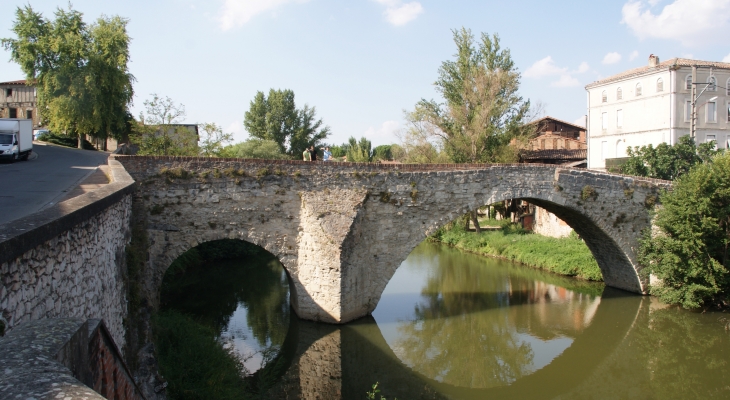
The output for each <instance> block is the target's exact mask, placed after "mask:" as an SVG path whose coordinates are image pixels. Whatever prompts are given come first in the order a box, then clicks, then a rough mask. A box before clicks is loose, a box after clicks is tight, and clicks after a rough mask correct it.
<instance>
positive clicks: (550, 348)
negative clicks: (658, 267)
mask: <svg viewBox="0 0 730 400" xmlns="http://www.w3.org/2000/svg"><path fill="white" fill-rule="evenodd" d="M237 271H239V273H237V274H235V276H236V278H235V279H233V278H230V277H229V279H225V282H221V281H218V282H214V283H212V284H207V283H202V282H201V283H200V284H199V286H200V288H201V289H200V292H197V290H198V289H196V287H198V284H196V285H191V286H190V287H189V288H187V297H186V298H199V297H197V296H202V297H205V298H208V297H211V298H213V297H217V296H220V298H221V299H225V300H220V301H213V300H206V301H205V302H206V303H208V305H206V306H205V307H218V308H217V309H207V310H206V309H205V307H202V305H201V304H197V305H194V307H193V309H191V310H189V311H190V312H195V313H198V314H200V315H209V316H211V317H212V318H213V319H214V320H215V321H217V323H218V324H219V326H220V331H221V335H222V338H223V339H224V340H226V341H227V342H229V343H231V344H232V345H234V346H235V347H236V349H237V350H238V351H239V352H240V354H242V355H245V356H246V357H248V361H247V367H248V368H249V370H251V371H254V370H256V369H257V368H259V367H260V366H261V364H262V363H263V364H264V367H263V368H264V369H263V372H266V371H267V368H271V365H273V364H274V363H273V362H271V360H272V353H274V352H276V353H278V354H279V355H278V358H277V359H276V361H277V364H278V365H279V366H280V368H278V369H277V370H276V371H268V372H272V373H274V374H275V375H276V376H277V377H278V378H277V383H276V384H275V386H274V387H273V388H272V389H271V390H270V391H269V392H268V394H267V397H270V398H290V399H291V398H320V399H340V398H341V399H364V398H365V392H366V391H367V390H368V389H369V388H370V386H371V385H372V384H373V383H375V382H380V388H381V389H382V392H381V394H383V395H385V396H386V397H387V398H388V399H392V398H393V397H397V398H399V399H401V400H405V399H420V398H424V399H440V398H453V399H484V398H504V399H507V398H509V399H521V398H534V399H614V398H615V399H627V398H636V399H688V398H689V399H695V398H697V399H699V398H703V399H704V398H718V399H727V398H730V365H729V362H730V334H729V333H728V331H727V330H726V326H727V324H728V321H730V318H728V317H730V315H728V314H723V313H706V314H699V313H692V312H687V311H682V310H678V309H676V308H669V307H664V306H662V305H661V304H659V303H658V302H656V301H655V300H653V299H651V298H647V297H641V296H634V295H630V294H627V293H625V292H621V291H618V290H613V289H610V288H606V289H604V287H603V286H602V285H596V284H589V283H585V282H580V281H576V280H573V279H568V278H563V277H558V276H554V275H550V274H546V273H542V272H540V271H536V270H533V269H529V268H524V267H520V266H517V265H514V264H512V263H509V262H505V261H500V260H495V259H490V258H485V257H479V256H474V255H470V254H465V253H462V252H460V251H458V250H454V249H451V248H448V247H445V246H441V245H436V244H432V243H423V244H421V245H420V246H418V247H417V248H416V249H415V250H414V251H413V253H412V254H411V255H410V256H409V257H408V259H407V260H406V261H405V262H404V263H403V264H402V265H401V267H400V268H399V269H398V271H397V272H396V274H395V276H394V277H393V279H392V280H391V281H390V283H389V284H388V287H387V288H386V289H385V292H384V293H383V296H382V298H381V300H380V303H379V304H378V307H377V309H376V310H375V312H374V313H373V315H372V317H368V318H363V319H360V320H358V321H355V322H353V323H349V324H346V325H342V326H334V325H327V324H317V323H312V322H308V321H302V320H299V319H297V318H296V317H295V316H293V315H291V314H293V313H289V312H288V311H287V310H288V307H287V304H288V303H287V302H288V297H287V296H286V290H287V288H286V280H285V275H284V272H283V269H282V268H281V266H280V265H278V264H277V263H275V262H274V263H271V262H270V261H267V262H266V263H264V264H263V265H258V266H252V265H247V266H245V267H240V268H238V269H237ZM240 271H244V272H240ZM255 271H258V272H255ZM250 274H253V275H250ZM195 279H205V274H201V275H200V276H198V277H196V278H195ZM219 280H220V279H219ZM234 281H235V282H234ZM229 288H234V289H229ZM225 290H233V292H234V294H227V293H225ZM191 291H192V292H191ZM198 303H201V302H198ZM175 308H178V309H179V308H180V307H179V305H178V306H176V307H175ZM223 309H224V310H225V312H221V310H223ZM267 361H268V363H267Z"/></svg>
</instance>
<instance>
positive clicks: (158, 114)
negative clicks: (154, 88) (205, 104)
mask: <svg viewBox="0 0 730 400" xmlns="http://www.w3.org/2000/svg"><path fill="white" fill-rule="evenodd" d="M144 106H145V111H143V112H141V113H140V115H139V119H140V121H139V122H138V123H137V124H136V126H135V127H134V128H133V134H132V135H131V136H130V139H131V141H132V143H134V144H136V145H137V146H139V151H138V154H139V155H158V156H197V155H198V153H199V151H200V149H199V148H198V139H199V138H198V133H197V132H196V131H195V130H193V129H192V127H189V126H182V125H180V122H181V119H182V118H183V117H184V116H185V106H184V105H182V104H175V102H174V101H173V100H172V99H171V98H169V97H165V98H162V97H160V96H158V95H157V94H152V99H151V100H145V102H144ZM213 126H215V124H213ZM213 126H212V127H211V128H213ZM215 128H217V126H215ZM221 134H222V132H221Z"/></svg>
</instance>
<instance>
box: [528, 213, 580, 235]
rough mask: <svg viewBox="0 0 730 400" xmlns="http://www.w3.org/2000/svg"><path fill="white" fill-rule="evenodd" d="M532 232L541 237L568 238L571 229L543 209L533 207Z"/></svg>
mask: <svg viewBox="0 0 730 400" xmlns="http://www.w3.org/2000/svg"><path fill="white" fill-rule="evenodd" d="M532 231H533V232H535V233H537V234H540V235H543V236H549V237H554V238H561V237H566V236H569V235H570V232H573V228H571V227H570V225H568V224H566V223H565V221H563V220H562V219H560V218H558V217H556V216H555V215H554V214H551V213H549V212H548V211H547V210H545V209H544V208H542V207H535V223H534V225H533V226H532Z"/></svg>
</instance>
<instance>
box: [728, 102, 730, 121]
mask: <svg viewBox="0 0 730 400" xmlns="http://www.w3.org/2000/svg"><path fill="white" fill-rule="evenodd" d="M727 121H728V122H730V103H727Z"/></svg>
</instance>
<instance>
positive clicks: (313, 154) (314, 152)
mask: <svg viewBox="0 0 730 400" xmlns="http://www.w3.org/2000/svg"><path fill="white" fill-rule="evenodd" d="M309 154H310V158H309V160H310V161H317V149H315V148H314V146H309Z"/></svg>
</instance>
